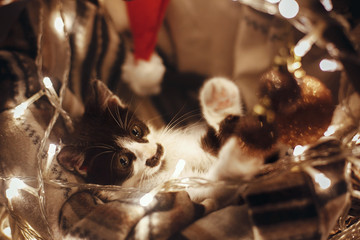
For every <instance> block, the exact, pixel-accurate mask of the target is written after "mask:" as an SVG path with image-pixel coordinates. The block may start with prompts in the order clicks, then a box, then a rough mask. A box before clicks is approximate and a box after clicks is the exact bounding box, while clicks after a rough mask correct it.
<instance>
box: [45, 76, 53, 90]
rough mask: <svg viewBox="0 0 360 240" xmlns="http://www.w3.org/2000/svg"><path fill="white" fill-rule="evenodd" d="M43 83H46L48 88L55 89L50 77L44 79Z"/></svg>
mask: <svg viewBox="0 0 360 240" xmlns="http://www.w3.org/2000/svg"><path fill="white" fill-rule="evenodd" d="M43 83H44V85H45V87H46V88H53V84H52V82H51V80H50V78H49V77H44V79H43Z"/></svg>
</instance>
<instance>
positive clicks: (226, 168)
mask: <svg viewBox="0 0 360 240" xmlns="http://www.w3.org/2000/svg"><path fill="white" fill-rule="evenodd" d="M219 160H220V161H217V166H214V167H213V168H212V169H211V171H210V172H209V175H208V178H210V179H213V180H234V179H244V180H250V179H251V178H252V177H253V176H254V175H255V174H256V173H257V172H258V171H259V169H260V167H261V166H262V164H263V161H262V159H260V158H259V157H254V156H249V155H248V154H245V153H244V151H243V150H242V148H241V147H240V144H239V140H238V139H237V138H236V137H232V138H230V139H229V140H228V141H227V142H226V143H225V145H224V146H223V147H222V149H221V151H220V153H219Z"/></svg>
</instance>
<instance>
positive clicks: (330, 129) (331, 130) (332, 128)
mask: <svg viewBox="0 0 360 240" xmlns="http://www.w3.org/2000/svg"><path fill="white" fill-rule="evenodd" d="M335 130H336V127H335V126H329V127H328V129H327V130H326V131H325V132H324V136H325V137H328V136H331V135H333V134H334V133H335Z"/></svg>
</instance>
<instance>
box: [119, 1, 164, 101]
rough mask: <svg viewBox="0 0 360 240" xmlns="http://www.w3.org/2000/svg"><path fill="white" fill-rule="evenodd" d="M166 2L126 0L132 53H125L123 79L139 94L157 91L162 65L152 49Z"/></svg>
mask: <svg viewBox="0 0 360 240" xmlns="http://www.w3.org/2000/svg"><path fill="white" fill-rule="evenodd" d="M169 1H170V0H132V1H127V2H126V5H127V12H128V18H129V22H130V29H131V33H132V37H133V44H134V52H133V53H128V54H127V57H126V60H125V63H124V65H123V79H124V81H126V82H127V83H128V84H129V85H130V87H131V88H132V89H133V90H134V92H135V93H137V94H139V95H148V94H156V93H158V92H160V86H161V80H162V78H163V75H164V72H165V67H164V65H163V63H162V59H161V58H160V57H159V56H158V55H157V54H156V53H155V52H154V49H155V46H156V43H157V35H158V31H159V29H160V27H161V24H162V21H163V18H164V15H165V11H166V7H167V5H168V3H169Z"/></svg>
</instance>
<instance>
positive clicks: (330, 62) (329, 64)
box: [319, 59, 342, 72]
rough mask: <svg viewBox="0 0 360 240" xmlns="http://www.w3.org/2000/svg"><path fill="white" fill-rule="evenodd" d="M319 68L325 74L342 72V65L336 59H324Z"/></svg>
mask: <svg viewBox="0 0 360 240" xmlns="http://www.w3.org/2000/svg"><path fill="white" fill-rule="evenodd" d="M319 67H320V69H321V71H324V72H335V71H338V70H341V68H342V67H341V64H340V63H339V62H338V61H336V60H334V59H323V60H321V61H320V64H319Z"/></svg>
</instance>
